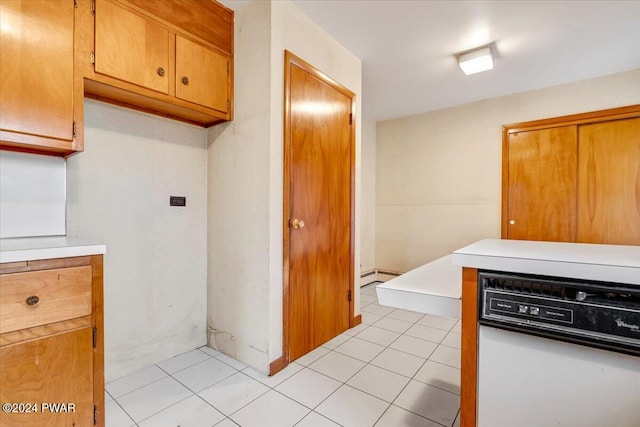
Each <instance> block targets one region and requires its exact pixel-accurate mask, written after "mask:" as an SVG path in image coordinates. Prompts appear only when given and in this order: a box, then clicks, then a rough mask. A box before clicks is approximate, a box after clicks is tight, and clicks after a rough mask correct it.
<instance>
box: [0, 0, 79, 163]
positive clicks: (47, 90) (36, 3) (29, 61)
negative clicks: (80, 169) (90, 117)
mask: <svg viewBox="0 0 640 427" xmlns="http://www.w3.org/2000/svg"><path fill="white" fill-rule="evenodd" d="M0 16H1V17H2V32H1V35H0V70H1V73H2V78H1V79H0V93H1V94H2V96H0V148H23V149H28V150H31V151H36V152H50V153H55V154H59V155H68V154H71V153H73V152H74V151H77V150H81V149H82V140H81V139H80V138H79V139H78V140H76V139H75V136H76V135H75V134H74V121H75V122H76V123H78V122H79V121H81V117H82V91H81V90H80V91H78V90H77V89H76V91H75V92H74V89H75V88H74V85H75V80H74V62H73V42H74V2H73V0H53V1H52V0H2V1H0ZM75 78H76V79H77V78H78V76H75ZM80 81H81V80H80ZM78 92H79V93H78ZM76 131H77V126H76Z"/></svg>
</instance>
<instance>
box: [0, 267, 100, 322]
mask: <svg viewBox="0 0 640 427" xmlns="http://www.w3.org/2000/svg"><path fill="white" fill-rule="evenodd" d="M89 314H91V267H90V266H83V267H72V268H60V269H55V270H43V271H35V272H29V273H14V274H4V275H2V276H0V333H5V332H11V331H17V330H20V329H25V328H31V327H34V326H41V325H46V324H48V323H53V322H60V321H63V320H68V319H74V318H77V317H82V316H87V315H89Z"/></svg>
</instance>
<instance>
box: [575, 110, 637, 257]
mask: <svg viewBox="0 0 640 427" xmlns="http://www.w3.org/2000/svg"><path fill="white" fill-rule="evenodd" d="M579 135H580V151H579V159H580V164H579V168H578V175H579V193H578V201H579V203H578V242H584V243H609V244H618V245H640V118H634V119H626V120H615V121H610V122H602V123H595V124H589V125H582V126H580V130H579Z"/></svg>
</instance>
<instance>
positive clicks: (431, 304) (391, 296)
mask: <svg viewBox="0 0 640 427" xmlns="http://www.w3.org/2000/svg"><path fill="white" fill-rule="evenodd" d="M376 292H377V294H378V299H379V301H380V304H381V305H386V306H389V307H395V308H402V309H405V310H411V311H417V312H420V313H428V314H432V315H436V316H445V317H454V318H460V300H461V298H462V268H461V267H458V266H456V265H453V264H452V263H451V255H446V256H444V257H442V258H438V259H437V260H435V261H432V262H430V263H427V264H425V265H423V266H420V267H418V268H415V269H413V270H411V271H408V272H406V273H404V274H401V275H400V276H398V277H396V278H395V279H391V280H389V281H387V282H385V283H383V284H381V285H378V286H377V287H376Z"/></svg>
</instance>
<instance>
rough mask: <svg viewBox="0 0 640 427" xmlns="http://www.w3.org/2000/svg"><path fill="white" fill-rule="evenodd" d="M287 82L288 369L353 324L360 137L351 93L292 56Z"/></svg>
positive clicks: (288, 60) (288, 57) (287, 63)
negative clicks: (300, 225) (356, 155)
mask: <svg viewBox="0 0 640 427" xmlns="http://www.w3.org/2000/svg"><path fill="white" fill-rule="evenodd" d="M285 81H286V83H285V147H284V154H285V171H284V172H285V173H284V205H285V206H284V220H285V224H284V304H283V308H284V313H283V315H284V325H283V326H284V328H283V329H284V349H283V350H284V351H283V352H284V358H285V364H286V363H288V362H290V361H293V360H295V359H297V358H298V357H300V356H302V355H304V354H306V353H307V352H309V351H311V350H312V349H314V348H316V347H318V346H319V345H321V344H323V343H324V342H326V341H328V340H330V339H331V338H333V337H335V336H336V335H338V334H340V333H341V332H343V331H345V330H346V329H348V328H349V327H350V326H351V325H352V323H353V320H352V318H353V300H352V298H349V297H350V295H351V294H352V292H353V262H354V255H353V234H354V230H353V219H354V205H353V200H354V179H353V177H354V151H355V149H354V140H355V138H354V137H355V135H354V126H353V125H352V117H353V116H352V112H353V105H354V94H353V93H352V92H351V91H349V90H348V89H345V88H344V87H342V86H340V85H339V84H337V83H335V82H334V81H333V80H331V79H329V78H328V77H326V76H325V75H324V74H322V73H320V72H318V71H317V70H315V69H314V68H313V67H312V66H310V65H309V64H307V63H306V62H304V61H302V60H301V59H300V58H297V57H295V56H294V55H292V54H291V53H289V52H285ZM293 219H301V220H303V221H304V223H305V226H304V228H298V229H293V228H291V220H293Z"/></svg>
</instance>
